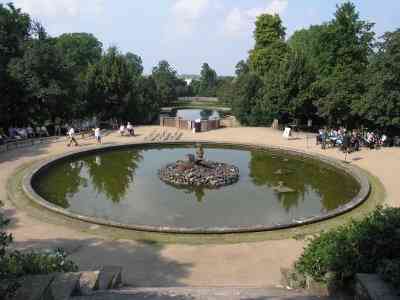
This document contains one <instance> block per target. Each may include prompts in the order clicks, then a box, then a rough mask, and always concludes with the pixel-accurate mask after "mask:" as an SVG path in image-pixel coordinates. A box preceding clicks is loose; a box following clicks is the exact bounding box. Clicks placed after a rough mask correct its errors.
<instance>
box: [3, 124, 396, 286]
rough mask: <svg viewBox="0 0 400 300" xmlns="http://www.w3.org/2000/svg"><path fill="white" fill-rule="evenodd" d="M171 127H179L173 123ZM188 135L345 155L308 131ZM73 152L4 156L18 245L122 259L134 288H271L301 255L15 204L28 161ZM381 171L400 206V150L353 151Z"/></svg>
mask: <svg viewBox="0 0 400 300" xmlns="http://www.w3.org/2000/svg"><path fill="white" fill-rule="evenodd" d="M156 131H160V128H159V127H157V126H146V127H139V128H137V129H136V132H137V133H138V135H139V136H138V137H135V138H130V137H120V136H118V134H116V133H112V134H110V135H109V136H107V137H106V138H105V143H107V144H119V143H132V142H141V141H143V140H144V139H145V138H146V137H148V136H149V135H151V134H152V133H154V132H156ZM170 131H175V130H172V129H170ZM182 133H183V136H182V137H181V140H213V141H229V142H241V143H258V144H266V145H281V146H286V147H293V148H295V149H301V150H304V151H307V152H310V153H322V154H324V155H327V156H331V157H335V158H339V159H344V154H342V153H341V152H339V151H338V150H337V149H327V150H321V149H320V147H317V146H315V141H314V139H313V138H312V137H311V136H310V138H308V139H307V138H306V135H305V134H302V133H298V134H295V136H294V139H291V140H285V139H283V138H282V136H281V133H280V132H277V131H274V130H272V129H269V128H245V127H244V128H226V129H220V130H215V131H211V132H206V133H197V134H193V133H191V132H189V131H182ZM81 144H82V145H81V146H80V147H81V148H82V149H83V148H86V147H92V146H93V144H94V141H92V140H84V141H82V142H81ZM66 151H71V149H70V148H68V147H66V145H65V143H64V142H58V143H52V144H46V145H38V146H34V147H30V148H22V149H16V150H12V151H10V152H7V153H2V154H0V200H1V201H2V202H4V203H5V207H4V210H5V212H6V214H7V215H8V216H9V217H10V218H11V219H12V220H13V226H12V227H11V228H10V232H12V234H13V235H14V237H15V242H16V243H15V244H16V245H17V247H20V248H21V249H23V248H48V247H63V248H65V249H67V250H68V251H69V252H70V253H72V254H71V257H72V258H73V260H75V261H76V262H77V263H78V264H79V266H80V268H81V269H91V268H96V267H97V266H99V265H121V266H123V268H124V274H123V276H124V281H125V282H126V283H127V284H130V285H133V286H141V287H146V286H243V287H244V286H251V287H271V286H276V285H278V284H279V282H280V278H281V272H280V269H281V268H285V267H289V266H290V265H291V264H292V263H293V262H294V261H295V259H296V258H297V257H298V256H299V255H300V254H301V251H302V248H303V242H302V241H297V240H294V239H284V240H274V241H263V242H252V243H239V244H222V245H210V244H208V245H207V244H206V245H181V244H166V245H162V246H159V245H157V246H154V245H148V244H144V243H140V242H135V241H131V240H111V239H104V238H99V237H98V236H94V235H90V234H87V233H83V232H80V231H77V230H75V229H72V228H70V227H68V226H61V225H54V224H51V225H49V224H48V223H46V222H45V221H44V220H40V219H37V218H33V217H31V216H29V215H28V214H27V213H26V212H25V211H24V210H20V209H15V208H14V207H13V206H12V204H11V203H10V202H9V201H8V200H7V199H6V192H5V191H6V182H7V179H8V178H9V176H10V175H12V173H13V172H15V170H16V168H18V166H21V165H22V164H24V163H26V162H29V161H33V160H37V159H42V158H45V157H48V156H50V155H54V154H58V153H63V152H66ZM348 159H349V160H351V161H352V163H353V164H355V165H358V166H360V167H362V168H364V169H366V170H368V171H369V172H371V173H372V174H373V175H375V176H377V177H378V178H379V179H380V180H381V182H382V184H383V185H384V187H385V189H386V193H387V195H386V196H387V199H386V200H385V201H386V203H387V204H388V205H390V206H400V189H399V188H398V183H399V180H398V177H397V176H398V174H400V149H399V148H385V149H381V150H378V151H376V150H367V149H364V150H362V151H360V152H358V153H356V154H351V155H350V157H348Z"/></svg>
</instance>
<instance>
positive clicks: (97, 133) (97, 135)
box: [94, 127, 102, 144]
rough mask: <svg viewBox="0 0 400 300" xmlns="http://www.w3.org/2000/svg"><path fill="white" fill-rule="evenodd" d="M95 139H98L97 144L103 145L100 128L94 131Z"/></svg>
mask: <svg viewBox="0 0 400 300" xmlns="http://www.w3.org/2000/svg"><path fill="white" fill-rule="evenodd" d="M94 137H95V138H96V141H97V144H102V141H101V130H100V128H99V127H96V129H95V130H94Z"/></svg>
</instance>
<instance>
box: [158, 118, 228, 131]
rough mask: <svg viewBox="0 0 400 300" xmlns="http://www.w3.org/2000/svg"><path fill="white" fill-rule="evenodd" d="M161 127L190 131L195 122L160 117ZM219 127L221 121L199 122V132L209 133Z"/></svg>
mask: <svg viewBox="0 0 400 300" xmlns="http://www.w3.org/2000/svg"><path fill="white" fill-rule="evenodd" d="M160 126H161V127H174V128H178V129H184V130H185V129H186V130H192V129H193V128H194V126H195V122H194V121H191V120H184V119H181V118H171V117H161V118H160ZM220 127H221V120H219V119H217V120H203V121H200V131H202V132H203V131H209V130H214V129H218V128H220Z"/></svg>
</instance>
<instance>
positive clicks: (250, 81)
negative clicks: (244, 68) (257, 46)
mask: <svg viewBox="0 0 400 300" xmlns="http://www.w3.org/2000/svg"><path fill="white" fill-rule="evenodd" d="M262 86H263V83H262V80H261V79H260V78H259V77H258V76H257V75H256V74H254V73H251V72H250V73H245V74H243V75H241V76H239V77H238V78H237V79H236V81H235V83H234V85H233V94H234V95H235V96H234V98H233V99H232V112H233V114H234V115H235V116H236V118H237V119H238V120H239V122H240V123H242V124H243V125H258V124H259V123H258V120H259V119H260V116H259V115H258V114H257V112H256V111H255V106H256V103H257V101H258V99H259V97H260V96H261V95H260V91H261V87H262Z"/></svg>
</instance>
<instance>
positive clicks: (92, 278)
mask: <svg viewBox="0 0 400 300" xmlns="http://www.w3.org/2000/svg"><path fill="white" fill-rule="evenodd" d="M99 275H100V271H85V272H81V276H80V278H79V283H78V291H79V294H80V295H90V294H92V293H93V292H94V291H96V290H98V289H99Z"/></svg>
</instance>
